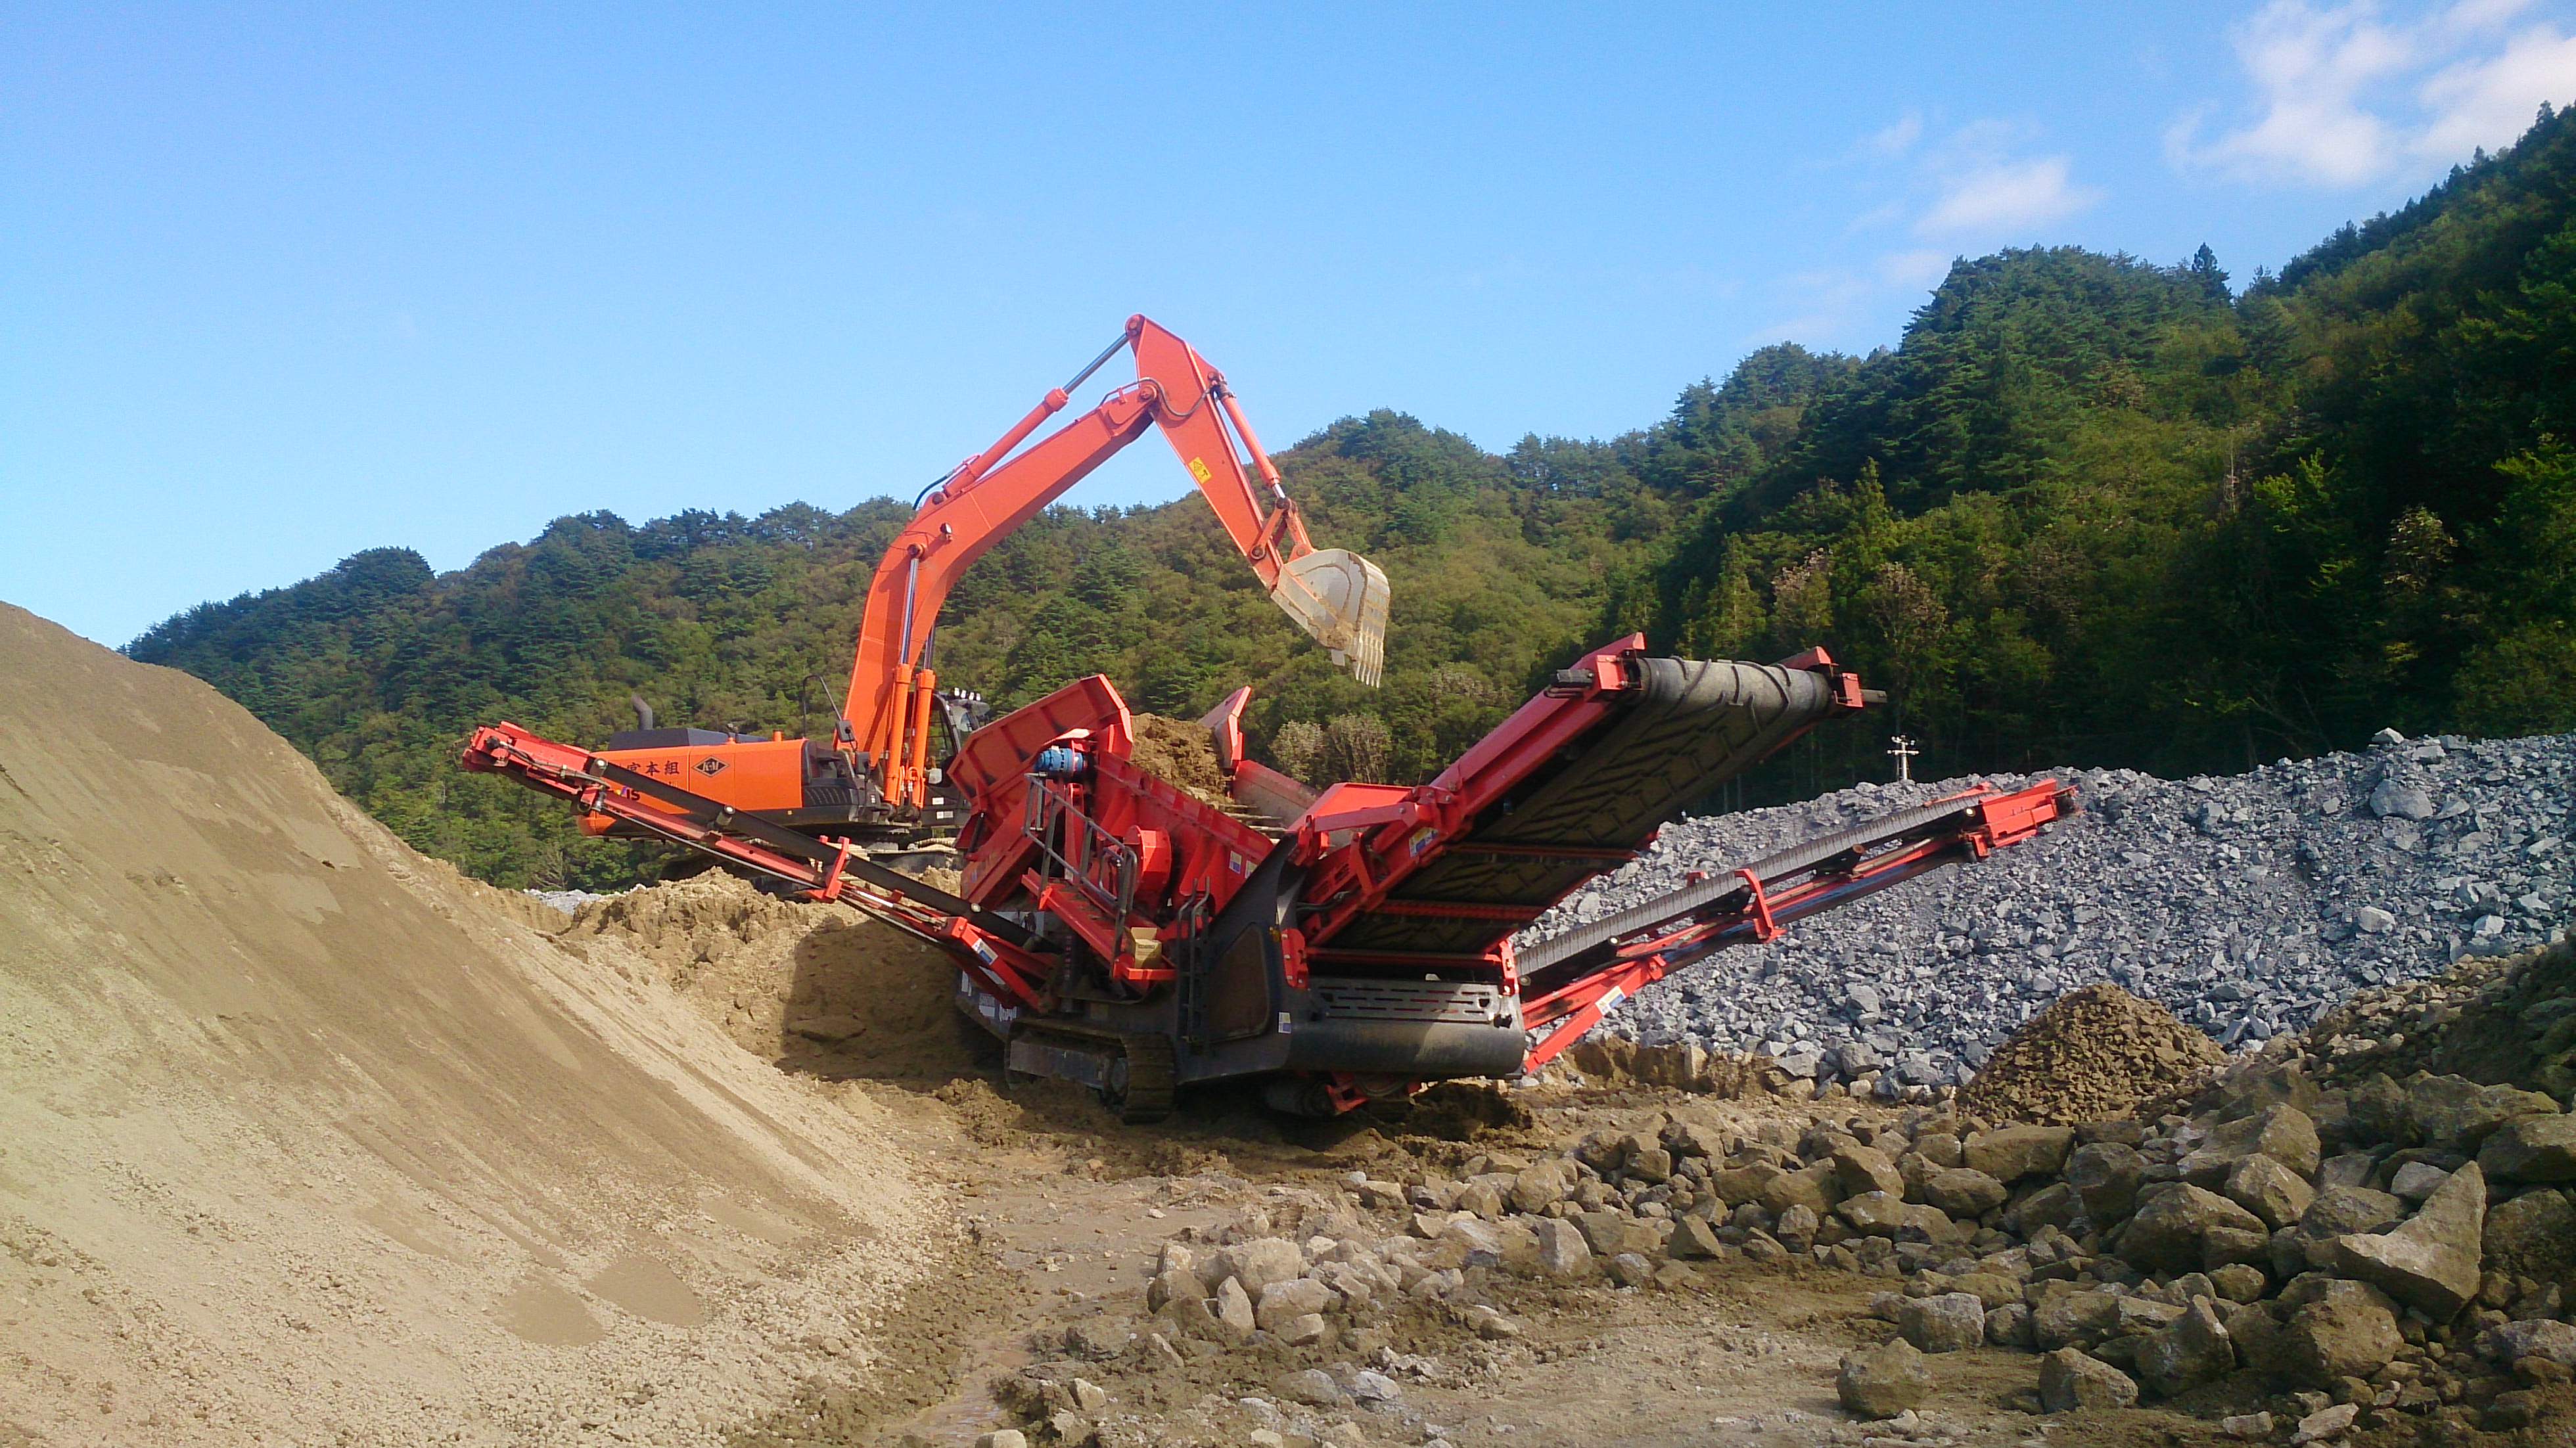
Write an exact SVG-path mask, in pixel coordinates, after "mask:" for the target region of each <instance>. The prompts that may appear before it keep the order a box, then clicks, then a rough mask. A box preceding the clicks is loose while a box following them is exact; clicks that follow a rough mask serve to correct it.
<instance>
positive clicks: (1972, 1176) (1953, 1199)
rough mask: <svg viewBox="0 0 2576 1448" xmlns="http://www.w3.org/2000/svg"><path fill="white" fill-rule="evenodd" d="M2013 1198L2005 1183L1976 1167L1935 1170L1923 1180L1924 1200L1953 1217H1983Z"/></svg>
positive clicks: (1940, 1168)
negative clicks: (2009, 1197) (2007, 1199)
mask: <svg viewBox="0 0 2576 1448" xmlns="http://www.w3.org/2000/svg"><path fill="white" fill-rule="evenodd" d="M2010 1195H2011V1193H2010V1192H2008V1191H2006V1190H2005V1189H2004V1184H2003V1183H2002V1182H1999V1181H1997V1180H1995V1179H1994V1178H1993V1177H1990V1176H1988V1175H1986V1174H1985V1173H1984V1172H1981V1171H1979V1170H1977V1169H1976V1168H1974V1167H1966V1166H1954V1167H1935V1168H1933V1170H1932V1171H1931V1172H1930V1173H1929V1174H1928V1175H1926V1176H1925V1177H1924V1178H1923V1200H1924V1201H1926V1202H1928V1203H1930V1204H1931V1205H1933V1206H1936V1207H1939V1208H1940V1209H1941V1210H1942V1211H1943V1212H1945V1213H1947V1214H1949V1215H1950V1216H1953V1217H1971V1218H1973V1217H1982V1216H1984V1215H1985V1214H1986V1213H1988V1212H1991V1211H1993V1210H1994V1209H1995V1208H1997V1207H2000V1206H2002V1205H2003V1204H2004V1199H2005V1198H2006V1197H2008V1196H2010Z"/></svg>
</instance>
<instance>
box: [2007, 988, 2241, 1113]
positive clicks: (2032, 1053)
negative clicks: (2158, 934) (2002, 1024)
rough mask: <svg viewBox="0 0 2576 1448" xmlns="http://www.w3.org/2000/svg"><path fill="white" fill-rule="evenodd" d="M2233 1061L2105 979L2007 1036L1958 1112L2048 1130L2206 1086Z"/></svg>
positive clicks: (2212, 1044)
mask: <svg viewBox="0 0 2576 1448" xmlns="http://www.w3.org/2000/svg"><path fill="white" fill-rule="evenodd" d="M2226 1059H2227V1053H2226V1052H2225V1051H2223V1050H2221V1049H2219V1046H2218V1043H2217V1042H2215V1041H2212V1040H2211V1039H2210V1038H2209V1037H2207V1036H2205V1035H2202V1034H2201V1033H2200V1032H2198V1031H2195V1030H2193V1029H2192V1028H2191V1027H2189V1026H2186V1025H2184V1024H2183V1023H2182V1022H2180V1021H2178V1020H2175V1019H2174V1016H2173V1012H2171V1011H2168V1010H2166V1009H2165V1008H2164V1007H2162V1006H2160V1005H2157V1004H2156V1003H2155V1002H2153V1001H2142V1000H2140V999H2138V998H2137V997H2136V996H2133V995H2131V994H2129V993H2128V992H2127V991H2124V990H2122V989H2120V988H2119V987H2118V986H2116V985H2112V984H2111V983H2109V982H2108V981H2097V982H2095V983H2094V984H2092V985H2088V986H2085V987H2083V988H2082V989H2080V990H2074V991H2070V992H2068V993H2067V994H2065V995H2062V996H2059V997H2058V998H2057V999H2056V1000H2054V1001H2051V1002H2050V1003H2049V1005H2048V1008H2047V1009H2045V1010H2043V1011H2041V1012H2040V1013H2039V1014H2038V1015H2036V1016H2033V1017H2031V1018H2030V1020H2029V1022H2028V1023H2027V1024H2025V1025H2023V1026H2022V1027H2021V1028H2020V1029H2019V1030H2017V1031H2014V1032H2013V1033H2012V1034H2011V1035H2009V1036H2007V1037H2005V1038H2004V1040H2003V1043H2002V1044H2001V1045H1999V1046H1997V1047H1996V1048H1995V1051H1994V1054H1993V1056H1991V1057H1990V1058H1988V1060H1987V1062H1986V1067H1985V1069H1984V1070H1982V1071H1979V1072H1978V1073H1977V1076H1976V1079H1975V1080H1973V1081H1970V1082H1969V1083H1968V1085H1967V1087H1966V1088H1965V1089H1963V1090H1962V1091H1961V1092H1960V1093H1959V1108H1960V1109H1961V1110H1962V1111H1965V1112H1967V1113H1968V1114H1969V1115H1972V1116H1982V1117H1986V1118H1989V1119H1991V1120H1997V1121H2032V1122H2038V1123H2039V1124H2041V1125H2043V1126H2068V1125H2073V1124H2074V1123H2076V1122H2080V1121H2111V1120H2117V1119H2121V1118H2124V1117H2126V1116H2127V1115H2129V1113H2130V1112H2131V1111H2133V1110H2135V1109H2136V1108H2137V1107H2138V1106H2139V1105H2140V1104H2141V1103H2143V1102H2147V1101H2152V1100H2157V1099H2159V1098H2163V1097H2168V1096H2179V1095H2182V1094H2184V1093H2186V1092H2188V1091H2191V1090H2193V1089H2195V1088H2197V1087H2198V1086H2199V1085H2200V1083H2201V1082H2203V1081H2204V1080H2206V1079H2207V1078H2208V1076H2209V1074H2210V1073H2211V1072H2212V1071H2213V1070H2215V1069H2216V1068H2217V1067H2218V1066H2220V1065H2221V1064H2223V1063H2224V1062H2225V1061H2226Z"/></svg>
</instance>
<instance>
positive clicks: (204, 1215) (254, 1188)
mask: <svg viewBox="0 0 2576 1448" xmlns="http://www.w3.org/2000/svg"><path fill="white" fill-rule="evenodd" d="M0 680H5V682H6V687H5V688H0V1022H5V1026H0V1301H6V1302H8V1303H9V1307H8V1309H7V1315H8V1320H9V1327H8V1332H7V1338H8V1351H7V1353H6V1354H0V1443H12V1444H16V1443H66V1444H69V1443H82V1444H88V1443H106V1442H121V1443H143V1442H150V1443H173V1444H194V1443H224V1444H235V1443H250V1442H298V1443H307V1442H340V1443H359V1444H392V1443H419V1442H432V1441H436V1442H461V1443H489V1444H499V1443H511V1444H552V1443H571V1442H584V1443H587V1442H594V1441H606V1440H608V1439H610V1438H612V1437H613V1438H617V1439H624V1440H629V1441H638V1442H653V1443H711V1442H717V1441H721V1440H722V1439H723V1437H724V1436H725V1433H726V1431H727V1429H728V1427H729V1426H730V1425H733V1424H738V1423H742V1422H747V1421H750V1420H751V1419H753V1418H754V1417H756V1416H757V1415H759V1414H760V1413H761V1412H763V1411H764V1410H765V1409H766V1408H767V1407H769V1406H770V1405H774V1404H777V1403H780V1402H783V1401H786V1400H787V1399H788V1398H789V1397H790V1395H791V1394H792V1393H793V1391H794V1390H795V1387H796V1385H797V1383H798V1382H799V1381H800V1380H807V1379H819V1380H825V1381H829V1380H835V1379H837V1380H841V1381H847V1382H858V1381H861V1380H864V1379H865V1378H866V1377H867V1374H868V1369H869V1365H870V1364H871V1363H873V1362H875V1361H877V1360H879V1359H880V1358H881V1357H882V1356H884V1355H886V1354H890V1353H894V1352H899V1351H908V1350H909V1344H907V1343H902V1342H895V1341H888V1340H885V1339H884V1337H883V1336H882V1335H881V1332H882V1330H881V1328H880V1327H879V1321H880V1318H881V1316H882V1314H883V1313H884V1312H886V1311H887V1310H888V1308H889V1307H890V1306H891V1305H892V1304H893V1303H894V1302H895V1301H896V1300H897V1298H898V1297H899V1296H900V1295H901V1294H902V1293H903V1292H904V1291H905V1290H906V1289H908V1288H910V1287H911V1286H912V1285H913V1284H915V1283H916V1282H917V1281H918V1280H920V1279H922V1278H923V1277H924V1276H925V1274H927V1273H928V1272H930V1271H932V1270H933V1269H934V1267H935V1265H936V1264H937V1262H938V1261H939V1260H940V1257H941V1253H940V1252H939V1251H938V1250H936V1249H935V1248H934V1246H933V1244H934V1243H936V1242H939V1241H943V1240H945V1238H946V1228H945V1227H944V1226H940V1225H937V1224H935V1223H934V1221H933V1218H932V1214H931V1211H930V1206H929V1203H928V1201H927V1200H926V1199H925V1198H924V1197H923V1196H921V1195H920V1194H918V1193H917V1192H916V1190H915V1189H914V1186H913V1183H912V1181H911V1177H910V1172H909V1167H908V1165H907V1163H906V1160H905V1158H904V1157H903V1156H902V1154H901V1153H900V1152H899V1151H898V1150H897V1149H896V1147H895V1146H894V1145H893V1144H892V1142H891V1140H890V1138H889V1137H888V1136H887V1135H886V1134H884V1133H883V1132H882V1131H880V1130H878V1129H877V1128H876V1127H874V1126H872V1125H869V1124H867V1123H866V1122H864V1121H862V1120H861V1119H860V1118H859V1117H857V1116H855V1115H853V1114H852V1112H851V1111H850V1110H849V1109H846V1108H844V1107H842V1106H838V1105H833V1104H831V1103H830V1102H828V1101H827V1100H826V1099H825V1098H824V1096H823V1095H822V1093H821V1092H819V1091H818V1090H816V1089H815V1088H813V1087H810V1086H808V1085H805V1084H802V1083H799V1082H797V1081H796V1080H794V1079H793V1078H792V1077H788V1076H783V1075H781V1074H780V1073H778V1072H777V1071H774V1070H772V1069H770V1068H769V1067H768V1066H767V1065H766V1064H765V1063H763V1062H762V1061H760V1060H759V1059H757V1058H755V1057H752V1056H749V1055H746V1054H745V1053H743V1052H741V1051H739V1050H737V1049H735V1048H734V1047H733V1046H732V1045H730V1044H729V1043H727V1042H726V1041H725V1040H724V1039H723V1038H722V1036H721V1035H719V1034H718V1033H717V1032H715V1031H714V1030H711V1029H709V1028H708V1026H707V1025H706V1023H705V1022H704V1021H703V1020H701V1019H700V1018H699V1017H698V1016H697V1015H696V1014H695V1013H694V1012H692V1011H690V1010H689V1009H687V1008H686V1007H685V1006H684V1005H683V1004H682V1003H681V1001H680V1000H679V999H678V998H677V997H675V996H674V995H673V994H672V992H671V991H669V990H668V989H666V988H665V987H664V985H663V984H662V982H661V980H660V979H658V978H657V974H658V972H659V970H660V967H658V966H657V965H656V964H655V963H654V962H652V961H649V960H647V959H646V958H644V957H643V956H641V955H638V954H637V953H635V952H634V951H633V950H631V949H629V948H627V947H626V946H625V945H623V944H619V943H616V942H611V941H607V940H593V941H589V942H586V943H585V953H586V958H585V956H584V955H576V954H573V953H570V952H568V951H566V950H564V949H562V948H561V947H560V946H559V945H558V944H557V943H556V942H555V941H554V940H552V939H549V938H548V937H547V936H546V935H545V934H542V933H540V931H539V929H538V928H537V922H538V921H540V920H545V919H548V918H549V917H550V916H551V923H553V924H555V925H556V926H558V927H559V926H560V923H561V918H560V917H559V916H552V912H548V911H545V909H544V907H542V906H540V905H538V904H536V903H535V902H532V901H528V900H526V899H524V898H521V897H516V896H512V895H508V894H504V893H502V892H499V891H494V890H491V889H488V888H486V887H484V886H481V885H478V884H475V883H473V882H471V881H467V880H464V879H462V878H461V877H459V876H458V875H457V874H456V873H455V872H454V871H453V870H451V869H449V868H448V867H447V866H444V865H441V864H438V863H436V862H433V861H430V860H426V859H424V858H422V857H421V856H419V855H417V854H415V853H414V852H412V851H411V850H410V849H409V848H408V847H406V846H405V845H403V844H402V843H401V842H400V841H398V840H396V839H395V838H394V837H393V836H391V835H390V834H388V833H387V832H385V831H384V830H383V829H381V828H379V827H378V826H376V825H375V824H374V823H372V822H371V821H369V820H368V819H366V817H365V816H363V815H361V814H360V813H359V812H358V811H357V810H356V809H354V808H353V807H351V806H350V805H349V804H348V803H347V802H346V801H344V800H341V799H340V798H339V797H338V796H336V795H335V794H333V793H332V792H331V790H330V789H329V787H328V786H327V785H326V784H325V783H324V781H323V779H322V777H321V775H320V774H319V773H317V772H316V771H315V770H314V769H313V767H312V766H311V765H310V764H309V763H307V762H306V761H305V760H304V759H303V758H301V757H300V756H298V755H297V754H296V753H295V752H294V751H293V750H292V749H291V748H289V747H288V746H287V745H286V743H285V742H284V741H283V740H280V739H279V738H277V736H275V735H274V734H272V733H270V732H269V731H268V730H267V729H265V728H263V727H261V725H260V724H259V723H258V721H257V720H255V719H253V718H252V717H251V716H250V715H249V714H248V713H246V712H244V711H243V710H242V709H240V708H239V707H237V706H236V705H234V704H232V703H231V702H229V701H227V700H225V699H224V698H223V697H221V696H220V695H218V694H217V693H215V691H214V690H212V689H210V688H208V687H206V686H205V685H203V684H201V683H199V682H197V681H196V680H194V679H191V678H189V677H187V676H186V675H183V674H180V673H177V672H175V671H172V670H168V669H161V668H154V667H150V666H146V665H141V664H136V663H133V662H131V661H129V660H126V659H124V658H121V657H119V656H118V655H116V654H113V653H110V652H109V651H107V650H105V649H102V648H99V647H97V646H95V645H93V644H89V643H86V642H84V641H82V640H80V639H77V638H74V637H73V636H72V635H70V634H68V633H66V632H64V631H63V630H61V629H59V628H56V627H54V626H53V625H51V624H48V623H46V622H44V621H43V620H41V619H38V618H35V617H34V616H32V615H30V614H27V613H25V612H23V611H20V610H17V609H12V608H7V607H6V606H0Z"/></svg>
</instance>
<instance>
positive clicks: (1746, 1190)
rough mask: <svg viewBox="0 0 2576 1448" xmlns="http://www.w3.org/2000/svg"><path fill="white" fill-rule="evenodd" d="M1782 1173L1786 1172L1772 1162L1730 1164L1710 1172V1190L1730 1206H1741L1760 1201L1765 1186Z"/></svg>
mask: <svg viewBox="0 0 2576 1448" xmlns="http://www.w3.org/2000/svg"><path fill="white" fill-rule="evenodd" d="M1782 1175H1784V1173H1783V1172H1782V1171H1781V1170H1780V1168H1779V1167H1778V1166H1776V1165H1774V1164H1772V1163H1770V1162H1767V1161H1751V1162H1746V1163H1745V1164H1744V1165H1742V1166H1730V1167H1725V1168H1723V1169H1721V1170H1718V1171H1713V1172H1710V1173H1709V1174H1708V1190H1709V1193H1710V1194H1711V1195H1712V1196H1715V1197H1716V1198H1717V1199H1718V1200H1719V1201H1721V1202H1724V1203H1726V1204H1727V1205H1728V1206H1730V1207H1739V1206H1742V1205H1743V1204H1745V1203H1746V1202H1758V1201H1760V1200H1761V1199H1762V1190H1763V1188H1765V1187H1768V1186H1769V1185H1771V1183H1772V1181H1773V1180H1774V1179H1775V1178H1777V1177H1780V1176H1782Z"/></svg>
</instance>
